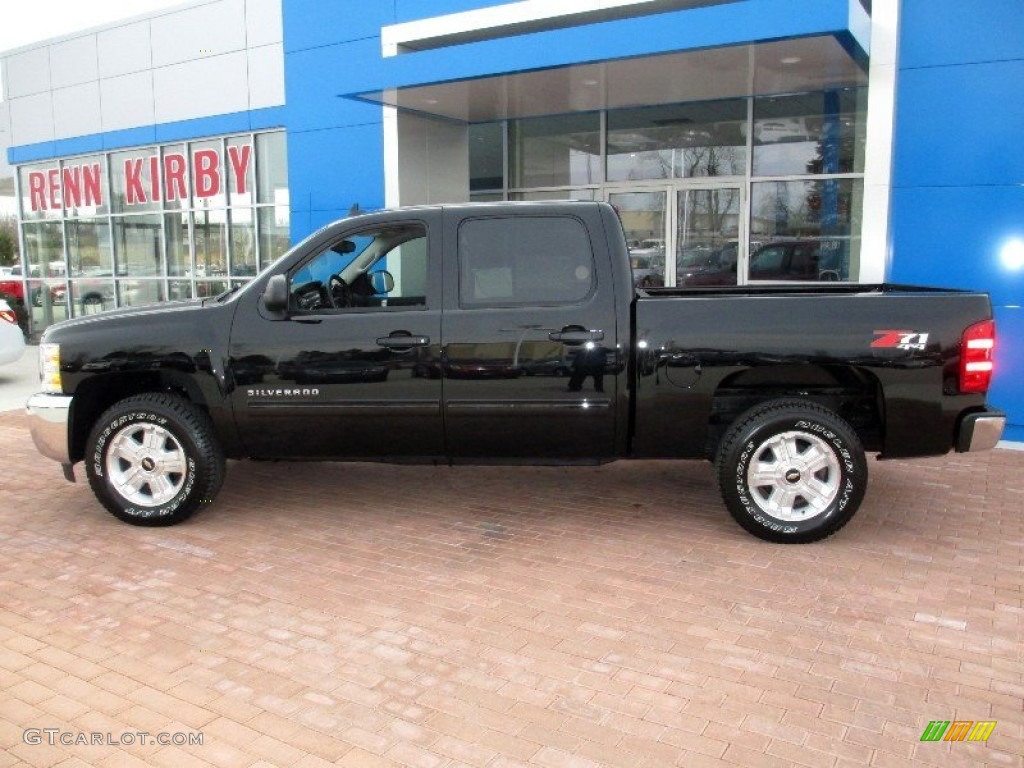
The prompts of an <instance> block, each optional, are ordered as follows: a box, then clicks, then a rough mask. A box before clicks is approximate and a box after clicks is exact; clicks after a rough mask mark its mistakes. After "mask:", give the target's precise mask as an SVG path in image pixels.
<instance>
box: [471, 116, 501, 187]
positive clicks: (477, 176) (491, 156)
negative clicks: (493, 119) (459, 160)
mask: <svg viewBox="0 0 1024 768" xmlns="http://www.w3.org/2000/svg"><path fill="white" fill-rule="evenodd" d="M504 144H505V124H504V123H479V124H476V125H471V126H469V192H470V199H471V200H482V199H489V200H493V199H498V200H500V199H501V195H502V192H503V190H504V188H505V146H504ZM488 195H489V197H485V196H488ZM495 195H497V197H496V198H495V197H494V196H495Z"/></svg>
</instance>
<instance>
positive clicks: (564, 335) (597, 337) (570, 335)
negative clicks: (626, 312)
mask: <svg viewBox="0 0 1024 768" xmlns="http://www.w3.org/2000/svg"><path fill="white" fill-rule="evenodd" d="M548 338H549V339H551V341H561V342H563V343H565V344H582V343H583V342H585V341H602V340H603V339H604V331H600V330H595V331H587V330H584V329H582V328H581V329H576V328H571V329H565V328H563V329H562V330H560V331H553V332H552V333H549V334H548Z"/></svg>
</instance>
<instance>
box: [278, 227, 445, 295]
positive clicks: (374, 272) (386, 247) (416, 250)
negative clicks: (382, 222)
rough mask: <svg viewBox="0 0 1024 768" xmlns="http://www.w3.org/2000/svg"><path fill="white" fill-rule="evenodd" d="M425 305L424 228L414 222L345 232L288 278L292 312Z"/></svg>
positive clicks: (425, 255)
mask: <svg viewBox="0 0 1024 768" xmlns="http://www.w3.org/2000/svg"><path fill="white" fill-rule="evenodd" d="M426 304H427V232H426V228H425V227H424V226H423V225H422V224H420V223H418V222H415V223H407V224H391V225H386V226H382V227H378V228H375V229H369V230H364V231H361V232H356V233H353V234H348V235H345V236H343V237H341V238H339V239H338V240H335V241H334V242H332V243H331V244H330V245H329V246H328V247H327V248H325V249H323V250H322V251H321V252H320V253H318V254H317V255H316V256H314V257H313V258H312V259H310V260H309V261H307V262H305V263H304V264H303V265H302V266H301V267H299V269H298V270H297V271H296V272H294V273H293V274H292V276H291V307H292V310H293V311H296V312H318V311H331V310H351V309H387V308H393V307H403V308H416V307H425V306H426Z"/></svg>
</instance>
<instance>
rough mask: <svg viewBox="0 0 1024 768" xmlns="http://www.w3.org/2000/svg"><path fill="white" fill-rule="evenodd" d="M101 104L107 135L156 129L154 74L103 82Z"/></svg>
mask: <svg viewBox="0 0 1024 768" xmlns="http://www.w3.org/2000/svg"><path fill="white" fill-rule="evenodd" d="M100 104H101V107H102V123H103V130H104V131H119V130H122V129H124V128H135V127H137V126H140V125H152V124H153V118H154V115H155V110H154V108H153V74H152V72H149V71H146V72H136V73H135V74H131V75H122V76H121V77H108V78H105V79H103V80H100Z"/></svg>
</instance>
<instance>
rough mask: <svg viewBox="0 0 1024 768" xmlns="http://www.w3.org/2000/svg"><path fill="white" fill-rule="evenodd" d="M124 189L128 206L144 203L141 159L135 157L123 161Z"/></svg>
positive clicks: (144, 192)
mask: <svg viewBox="0 0 1024 768" xmlns="http://www.w3.org/2000/svg"><path fill="white" fill-rule="evenodd" d="M124 188H125V192H126V194H127V197H126V200H125V202H127V203H128V205H135V204H136V203H145V202H146V190H145V188H143V186H142V158H141V157H135V158H130V159H128V160H125V161H124Z"/></svg>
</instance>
